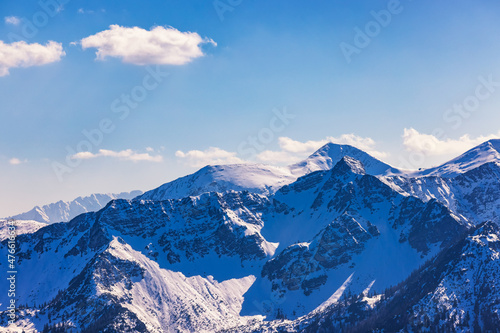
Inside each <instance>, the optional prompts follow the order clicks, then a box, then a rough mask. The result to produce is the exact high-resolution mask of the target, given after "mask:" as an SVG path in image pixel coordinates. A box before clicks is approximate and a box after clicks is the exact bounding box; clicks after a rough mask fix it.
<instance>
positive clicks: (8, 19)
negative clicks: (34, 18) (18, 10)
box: [4, 16, 21, 25]
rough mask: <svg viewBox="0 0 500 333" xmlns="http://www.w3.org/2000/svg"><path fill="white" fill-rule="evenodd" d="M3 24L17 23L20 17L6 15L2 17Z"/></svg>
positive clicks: (19, 21)
mask: <svg viewBox="0 0 500 333" xmlns="http://www.w3.org/2000/svg"><path fill="white" fill-rule="evenodd" d="M4 21H5V24H12V25H19V24H20V23H21V19H20V18H19V17H17V16H6V17H5V18H4Z"/></svg>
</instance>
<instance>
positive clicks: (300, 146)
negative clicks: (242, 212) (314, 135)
mask: <svg viewBox="0 0 500 333" xmlns="http://www.w3.org/2000/svg"><path fill="white" fill-rule="evenodd" d="M329 142H333V143H337V144H344V145H351V146H354V147H356V148H359V149H361V150H363V151H365V152H367V153H369V154H370V155H372V156H374V157H376V158H385V157H387V155H388V154H387V153H385V152H381V151H378V150H376V149H375V146H376V143H375V141H374V140H373V139H371V138H363V137H360V136H357V135H354V134H342V135H341V136H339V137H326V138H325V139H323V140H317V141H314V140H310V141H305V142H301V141H296V140H293V139H290V138H288V137H280V138H279V139H278V143H279V146H280V148H281V150H278V151H271V150H265V151H263V152H261V153H260V154H258V155H257V159H258V160H259V161H261V162H264V163H272V164H289V163H294V162H297V161H299V160H301V159H303V158H305V157H307V156H308V155H310V154H312V153H313V152H314V151H316V150H318V149H319V148H321V147H322V146H324V145H325V144H327V143H329Z"/></svg>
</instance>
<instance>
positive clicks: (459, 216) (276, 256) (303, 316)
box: [0, 140, 500, 332]
mask: <svg viewBox="0 0 500 333" xmlns="http://www.w3.org/2000/svg"><path fill="white" fill-rule="evenodd" d="M103 201H104V199H103V200H102V201H99V202H100V203H102V205H101V206H100V207H98V208H96V209H92V208H91V207H90V206H89V207H87V206H85V205H82V207H83V206H85V210H84V211H83V212H82V214H80V215H78V216H75V217H73V218H71V219H70V221H69V222H62V223H52V222H55V220H54V219H53V218H52V217H50V218H48V220H44V221H42V222H48V223H52V224H50V225H47V226H38V225H34V223H28V224H26V223H25V225H27V226H25V227H24V229H22V230H24V231H22V232H19V235H18V237H17V244H18V252H17V254H16V256H17V263H16V265H17V271H18V274H17V277H16V283H17V292H16V303H17V304H18V320H17V321H16V325H10V326H9V330H10V331H11V332H15V331H16V330H17V331H19V332H21V331H22V330H25V331H30V330H35V331H46V332H50V331H53V332H56V331H57V330H62V331H70V330H75V331H78V332H100V331H101V332H104V331H105V332H127V331H129V332H217V331H220V332H297V331H300V332H336V331H340V332H367V331H377V330H378V331H381V330H384V331H386V332H399V331H401V332H407V331H412V332H418V331H430V332H457V331H460V332H472V331H474V332H476V331H477V332H480V331H488V330H489V331H492V332H494V331H495V328H497V327H499V326H498V324H499V323H500V311H499V309H498V307H499V305H498V304H500V293H499V290H498V288H497V287H496V286H497V281H498V276H500V275H499V271H500V266H499V262H498V260H499V258H500V253H499V249H500V243H499V240H500V228H499V227H498V225H499V223H500V220H499V216H500V215H499V214H500V140H490V141H488V142H485V143H483V144H481V145H479V146H477V147H475V148H473V149H471V150H469V151H467V152H466V153H464V154H462V155H461V156H459V157H457V158H455V159H453V160H451V161H449V162H447V163H445V164H443V165H441V166H438V167H436V168H431V169H427V170H419V171H408V170H399V169H397V168H394V167H391V166H390V165H388V164H386V163H384V162H382V161H380V160H378V159H376V158H374V157H372V156H370V155H369V154H367V153H365V152H363V151H361V150H359V149H357V148H354V147H351V146H347V145H336V144H333V143H329V144H327V145H325V146H323V147H322V148H320V149H319V150H318V151H316V152H315V153H314V154H312V155H311V156H310V157H308V158H307V159H306V160H304V161H302V162H299V163H297V164H294V165H291V166H288V167H272V166H266V165H256V164H241V165H223V166H207V167H205V168H202V169H201V170H199V171H198V172H196V173H194V174H192V175H188V176H185V177H182V178H179V179H177V180H174V181H172V182H169V183H166V184H163V185H161V186H159V187H158V188H156V189H153V190H151V191H147V192H145V193H143V194H140V193H137V194H136V195H134V196H133V197H132V195H130V196H129V197H127V198H121V199H114V198H112V199H111V200H107V202H106V203H103ZM45 211H47V210H45ZM39 215H42V214H39ZM45 215H46V216H47V217H48V214H47V213H45ZM30 216H31V215H24V217H25V218H26V219H28V218H30V219H33V217H30ZM57 216H59V217H57V218H55V219H58V218H60V216H62V215H57ZM64 216H69V215H64ZM60 221H65V220H63V219H61V220H60ZM7 250H8V241H7V240H3V241H2V242H1V245H0V251H1V252H2V253H3V254H5V257H7ZM6 264H7V263H6V261H5V262H3V261H2V262H0V266H2V269H4V270H7V267H6ZM7 284H8V281H6V280H0V286H1V287H2V288H4V289H5V288H7V289H8V285H7ZM8 302H9V298H8V296H7V294H6V293H5V294H0V303H1V304H2V307H3V306H4V305H5V304H8ZM1 318H2V319H0V326H2V327H6V326H7V317H6V316H5V314H3V315H2V317H1Z"/></svg>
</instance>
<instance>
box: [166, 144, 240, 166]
mask: <svg viewBox="0 0 500 333" xmlns="http://www.w3.org/2000/svg"><path fill="white" fill-rule="evenodd" d="M175 156H176V157H178V158H179V159H181V160H182V161H183V162H184V163H185V164H187V165H189V166H192V167H203V166H205V165H216V164H235V163H245V161H243V160H242V159H240V158H239V157H237V156H236V153H233V152H229V151H226V150H223V149H220V148H217V147H210V148H208V149H206V150H203V151H201V150H190V151H188V152H183V151H180V150H178V151H176V152H175Z"/></svg>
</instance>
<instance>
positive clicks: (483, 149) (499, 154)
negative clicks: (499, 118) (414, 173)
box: [419, 139, 500, 177]
mask: <svg viewBox="0 0 500 333" xmlns="http://www.w3.org/2000/svg"><path fill="white" fill-rule="evenodd" d="M489 162H500V139H492V140H488V141H486V142H483V143H481V144H480V145H478V146H476V147H474V148H471V149H469V150H468V151H466V152H465V153H463V154H462V155H460V156H458V157H456V158H454V159H452V160H451V161H448V162H446V163H444V164H441V165H440V166H437V167H435V168H430V169H427V170H424V171H422V172H421V173H420V174H419V175H420V176H442V177H454V176H457V175H459V174H461V173H465V172H467V171H470V170H472V169H475V168H477V167H480V166H481V165H483V164H486V163H489Z"/></svg>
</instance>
